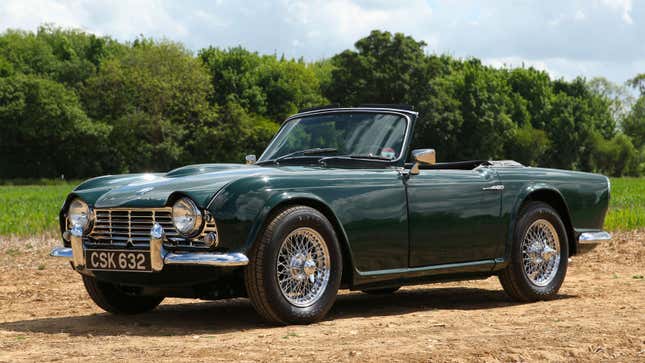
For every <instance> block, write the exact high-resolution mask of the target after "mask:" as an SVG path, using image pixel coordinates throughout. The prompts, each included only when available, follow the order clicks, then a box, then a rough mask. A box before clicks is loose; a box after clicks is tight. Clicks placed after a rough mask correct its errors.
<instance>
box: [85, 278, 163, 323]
mask: <svg viewBox="0 0 645 363" xmlns="http://www.w3.org/2000/svg"><path fill="white" fill-rule="evenodd" d="M83 284H84V285H85V290H87V293H88V294H89V295H90V298H92V301H94V303H95V304H96V305H98V306H99V307H100V308H101V309H103V310H105V311H107V312H109V313H112V314H124V315H129V314H139V313H145V312H148V311H150V310H153V309H154V308H156V307H157V306H158V305H159V304H161V302H162V301H163V299H164V298H163V297H160V296H138V295H133V294H128V293H126V292H125V291H124V290H123V289H122V288H120V287H119V286H117V285H114V284H110V283H108V282H103V281H98V280H97V279H95V278H94V277H90V276H85V275H83Z"/></svg>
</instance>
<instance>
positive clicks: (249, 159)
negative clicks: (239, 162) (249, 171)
mask: <svg viewBox="0 0 645 363" xmlns="http://www.w3.org/2000/svg"><path fill="white" fill-rule="evenodd" d="M244 159H245V160H246V164H247V165H251V164H255V162H256V161H257V158H256V157H255V155H253V154H251V155H247V156H246V157H244Z"/></svg>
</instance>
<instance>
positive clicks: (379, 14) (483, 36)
mask: <svg viewBox="0 0 645 363" xmlns="http://www.w3.org/2000/svg"><path fill="white" fill-rule="evenodd" d="M45 22H49V23H55V24H58V25H61V26H65V27H76V28H81V29H85V30H87V31H91V32H94V33H97V34H107V35H111V36H114V37H116V38H117V39H120V40H132V39H134V38H136V37H137V36H138V35H139V34H144V35H146V36H153V37H157V38H160V37H166V38H169V39H173V40H177V41H181V42H184V43H185V44H186V45H187V46H188V47H189V48H191V49H194V50H197V49H199V48H202V47H206V46H209V45H214V46H220V47H230V46H236V45H242V46H245V47H247V48H249V49H252V50H257V51H260V52H262V53H274V52H275V53H278V54H285V55H286V56H288V57H300V56H304V57H305V59H309V60H315V59H320V58H323V57H329V56H331V55H333V54H336V53H338V52H339V51H342V50H343V49H347V48H351V47H352V46H353V44H354V42H355V41H356V40H358V39H360V38H361V37H363V36H365V35H367V34H368V33H369V32H370V31H371V30H373V29H384V30H389V31H392V32H404V33H406V34H409V35H412V36H413V37H415V38H416V39H419V40H425V41H426V42H427V43H428V44H429V47H428V51H430V52H433V53H449V54H452V55H455V56H458V57H469V56H473V57H478V58H481V59H483V60H484V61H485V62H487V63H488V64H492V65H504V64H511V65H521V64H522V63H524V64H525V65H532V66H535V67H536V68H540V69H545V70H548V72H550V73H552V74H554V75H555V76H564V77H567V78H572V77H574V76H576V75H579V74H582V75H585V76H589V77H591V76H596V75H606V76H607V77H609V78H610V79H612V80H614V81H616V82H623V81H624V80H625V79H627V78H629V77H631V76H633V75H634V74H635V73H638V72H644V71H645V68H644V67H643V63H644V62H645V47H644V46H643V45H642V44H643V39H645V1H639V2H632V1H631V0H590V1H587V0H561V1H556V0H546V1H536V2H534V1H513V2H509V1H504V2H501V1H500V2H492V1H474V0H472V1H448V0H432V1H430V0H428V1H426V0H407V1H389V0H327V1H324V0H310V1H305V0H271V1H255V2H254V1H251V0H217V1H208V0H182V1H181V2H179V1H172V0H130V1H127V2H125V1H110V0H97V1H90V0H69V1H64V0H53V1H27V0H3V1H2V2H0V31H1V30H4V29H7V28H21V29H28V30H35V29H36V28H37V27H38V25H40V24H42V23H45Z"/></svg>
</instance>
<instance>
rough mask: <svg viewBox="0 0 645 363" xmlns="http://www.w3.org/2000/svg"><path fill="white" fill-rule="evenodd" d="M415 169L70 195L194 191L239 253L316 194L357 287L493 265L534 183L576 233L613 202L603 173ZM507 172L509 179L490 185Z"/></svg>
mask: <svg viewBox="0 0 645 363" xmlns="http://www.w3.org/2000/svg"><path fill="white" fill-rule="evenodd" d="M405 147H406V148H407V145H405ZM409 170H410V169H409V168H407V169H405V168H403V164H402V162H401V163H397V164H395V165H390V166H386V167H382V168H373V167H372V168H352V167H351V165H350V164H348V165H347V166H345V167H341V165H336V164H334V167H330V166H324V165H317V164H316V165H300V166H255V165H243V164H204V165H193V166H187V167H184V168H180V169H176V170H173V171H171V172H168V173H154V174H128V175H114V176H104V177H99V178H94V179H90V180H88V181H86V182H84V183H83V184H81V185H79V186H78V187H77V188H76V189H75V190H74V191H73V192H72V193H71V194H70V196H69V197H68V200H69V199H70V198H72V197H74V196H78V197H80V198H83V199H84V200H85V201H87V202H88V203H89V204H90V205H91V206H94V207H97V208H115V207H129V208H136V207H140V208H150V207H162V206H167V205H169V204H170V203H171V202H172V200H173V198H174V197H175V196H176V195H187V196H189V197H190V198H192V199H193V200H194V201H195V202H196V203H197V205H198V206H200V207H201V208H204V209H207V210H208V211H210V213H212V214H213V216H214V217H215V220H216V222H217V227H218V231H219V239H220V245H219V246H218V247H217V248H218V249H221V250H225V251H235V252H243V253H245V252H247V251H248V250H249V248H250V247H251V245H252V244H253V243H254V241H255V240H256V238H257V237H258V235H259V233H261V231H262V228H263V226H264V224H265V223H266V222H267V219H268V218H269V216H270V215H271V212H272V211H275V210H276V208H279V207H280V206H282V205H285V203H286V204H307V205H311V206H314V207H315V208H318V209H320V210H321V211H323V212H324V213H325V214H326V215H327V217H328V218H329V219H330V220H331V222H332V223H333V224H335V226H336V229H337V232H338V237H339V240H340V241H341V242H342V243H343V245H344V246H345V253H346V254H347V255H346V258H347V260H348V261H349V263H351V268H352V270H351V281H350V287H352V288H358V287H360V286H368V285H369V286H372V285H374V284H375V285H379V284H381V285H383V286H385V285H388V284H390V285H392V284H403V283H406V282H411V281H419V280H423V279H432V278H436V277H442V276H443V277H454V276H471V275H472V276H479V275H481V274H484V275H486V274H490V273H492V272H493V271H494V270H497V269H499V268H501V267H503V266H504V264H505V262H506V261H507V256H508V253H509V251H510V249H509V246H510V238H511V234H512V230H513V226H514V223H515V219H516V218H517V213H518V210H519V208H520V206H521V204H522V202H523V201H524V200H525V199H526V198H527V197H528V196H529V195H530V194H531V193H534V192H538V191H545V190H547V191H551V192H552V193H554V195H557V196H559V197H561V198H562V201H563V203H564V204H565V206H566V209H567V210H568V216H567V218H569V219H570V221H571V225H572V227H573V229H574V231H573V232H572V233H574V234H575V233H579V232H582V231H599V230H601V229H602V225H603V221H604V216H605V213H606V211H607V206H608V199H609V191H608V184H607V178H605V177H604V176H601V175H597V174H590V173H580V172H571V171H563V170H553V169H541V168H527V167H501V166H480V167H477V168H476V169H474V170H422V171H421V173H420V174H419V175H409ZM499 184H501V185H503V186H504V190H483V189H482V188H487V187H490V186H493V185H499ZM188 283H189V282H187V284H188ZM370 284H372V285H370Z"/></svg>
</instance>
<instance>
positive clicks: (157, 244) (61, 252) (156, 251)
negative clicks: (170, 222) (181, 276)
mask: <svg viewBox="0 0 645 363" xmlns="http://www.w3.org/2000/svg"><path fill="white" fill-rule="evenodd" d="M70 236H71V237H70V240H71V244H72V247H71V248H69V247H55V248H54V249H52V251H51V253H50V254H49V255H50V256H51V257H60V258H66V259H69V260H71V261H72V265H73V266H74V268H75V269H76V270H77V271H79V272H86V271H87V270H86V268H85V246H84V245H83V233H82V230H81V229H80V228H72V229H71V230H70ZM164 238H165V236H164V232H163V228H162V227H161V226H160V225H158V224H155V226H154V227H152V230H151V231H150V262H151V265H152V270H153V271H154V272H159V271H161V270H163V267H164V266H165V265H201V266H217V267H235V266H245V265H248V263H249V259H248V258H247V257H246V255H244V254H243V253H238V252H233V253H217V252H185V253H177V252H170V251H167V250H166V249H165V248H164V247H163V240H164Z"/></svg>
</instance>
